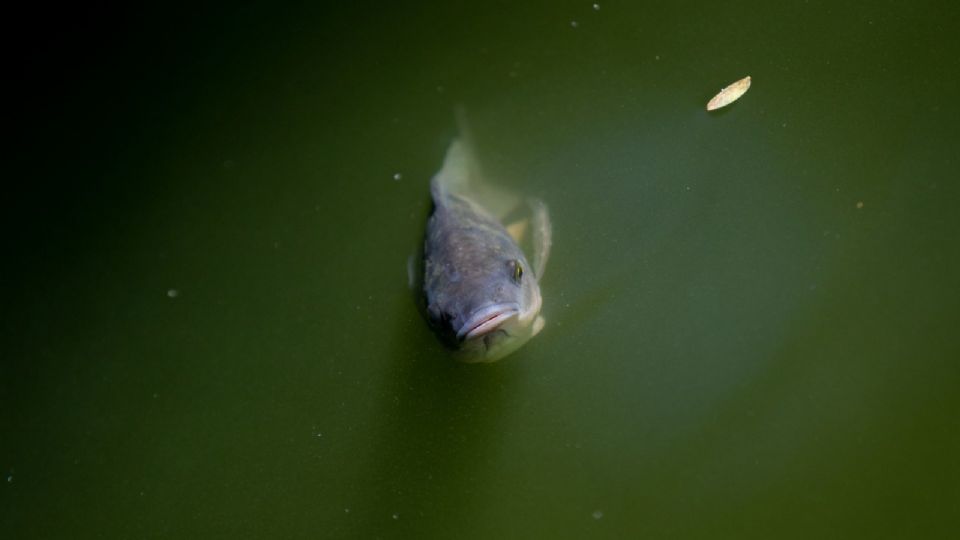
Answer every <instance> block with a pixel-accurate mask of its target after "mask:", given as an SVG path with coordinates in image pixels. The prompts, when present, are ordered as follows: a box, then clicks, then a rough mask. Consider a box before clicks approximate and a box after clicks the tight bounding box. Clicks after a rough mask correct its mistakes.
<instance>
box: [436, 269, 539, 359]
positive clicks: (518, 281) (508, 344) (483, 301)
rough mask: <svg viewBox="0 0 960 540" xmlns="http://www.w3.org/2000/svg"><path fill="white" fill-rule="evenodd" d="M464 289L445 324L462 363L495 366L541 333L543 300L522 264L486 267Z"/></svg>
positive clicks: (530, 275)
mask: <svg viewBox="0 0 960 540" xmlns="http://www.w3.org/2000/svg"><path fill="white" fill-rule="evenodd" d="M487 262H488V263H489V264H484V265H481V266H482V267H483V268H481V269H477V270H478V272H476V273H473V275H472V276H471V278H472V279H470V280H469V281H468V283H465V284H466V285H468V286H469V290H465V291H462V292H461V294H460V295H459V298H460V299H461V302H459V305H458V306H457V307H458V309H456V310H455V313H453V314H452V315H453V317H452V318H450V319H449V321H450V330H451V332H455V336H456V354H455V355H456V357H457V359H458V360H461V361H463V362H495V361H497V360H500V359H501V358H503V357H505V356H506V355H508V354H510V353H511V352H513V351H515V350H516V349H517V348H519V347H520V346H521V345H523V344H524V343H526V341H527V340H529V339H530V338H531V337H533V336H535V335H536V334H537V333H538V332H540V330H541V329H542V328H543V325H544V319H543V317H542V316H541V315H540V308H541V306H542V304H543V299H542V298H541V296H540V285H539V283H538V282H537V278H536V276H535V275H534V273H533V272H532V270H531V268H530V265H529V264H527V262H526V260H525V259H523V258H522V257H521V258H505V259H502V260H493V261H487Z"/></svg>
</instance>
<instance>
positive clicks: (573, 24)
mask: <svg viewBox="0 0 960 540" xmlns="http://www.w3.org/2000/svg"><path fill="white" fill-rule="evenodd" d="M578 26H580V23H578V22H577V21H570V27H571V28H576V27H578Z"/></svg>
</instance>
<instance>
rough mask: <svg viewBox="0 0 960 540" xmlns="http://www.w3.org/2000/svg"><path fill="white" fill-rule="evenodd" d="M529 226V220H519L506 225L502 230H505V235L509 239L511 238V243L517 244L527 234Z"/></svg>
mask: <svg viewBox="0 0 960 540" xmlns="http://www.w3.org/2000/svg"><path fill="white" fill-rule="evenodd" d="M529 225H530V220H529V219H521V220H518V221H514V222H513V223H511V224H509V225H507V226H506V227H504V228H505V229H506V230H507V234H509V235H510V237H511V238H513V241H514V242H516V243H517V244H519V243H520V242H521V241H522V240H523V237H524V235H525V234H526V233H527V226H529Z"/></svg>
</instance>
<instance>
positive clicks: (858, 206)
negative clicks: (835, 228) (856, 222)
mask: <svg viewBox="0 0 960 540" xmlns="http://www.w3.org/2000/svg"><path fill="white" fill-rule="evenodd" d="M861 208H863V201H857V210H859V209H861Z"/></svg>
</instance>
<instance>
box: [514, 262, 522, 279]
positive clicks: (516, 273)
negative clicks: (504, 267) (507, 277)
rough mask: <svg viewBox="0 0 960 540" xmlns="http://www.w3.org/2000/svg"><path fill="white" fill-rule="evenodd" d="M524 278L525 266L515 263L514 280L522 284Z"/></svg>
mask: <svg viewBox="0 0 960 540" xmlns="http://www.w3.org/2000/svg"><path fill="white" fill-rule="evenodd" d="M522 277H523V265H522V264H520V261H518V260H514V261H513V280H514V281H516V282H517V283H520V278H522Z"/></svg>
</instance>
